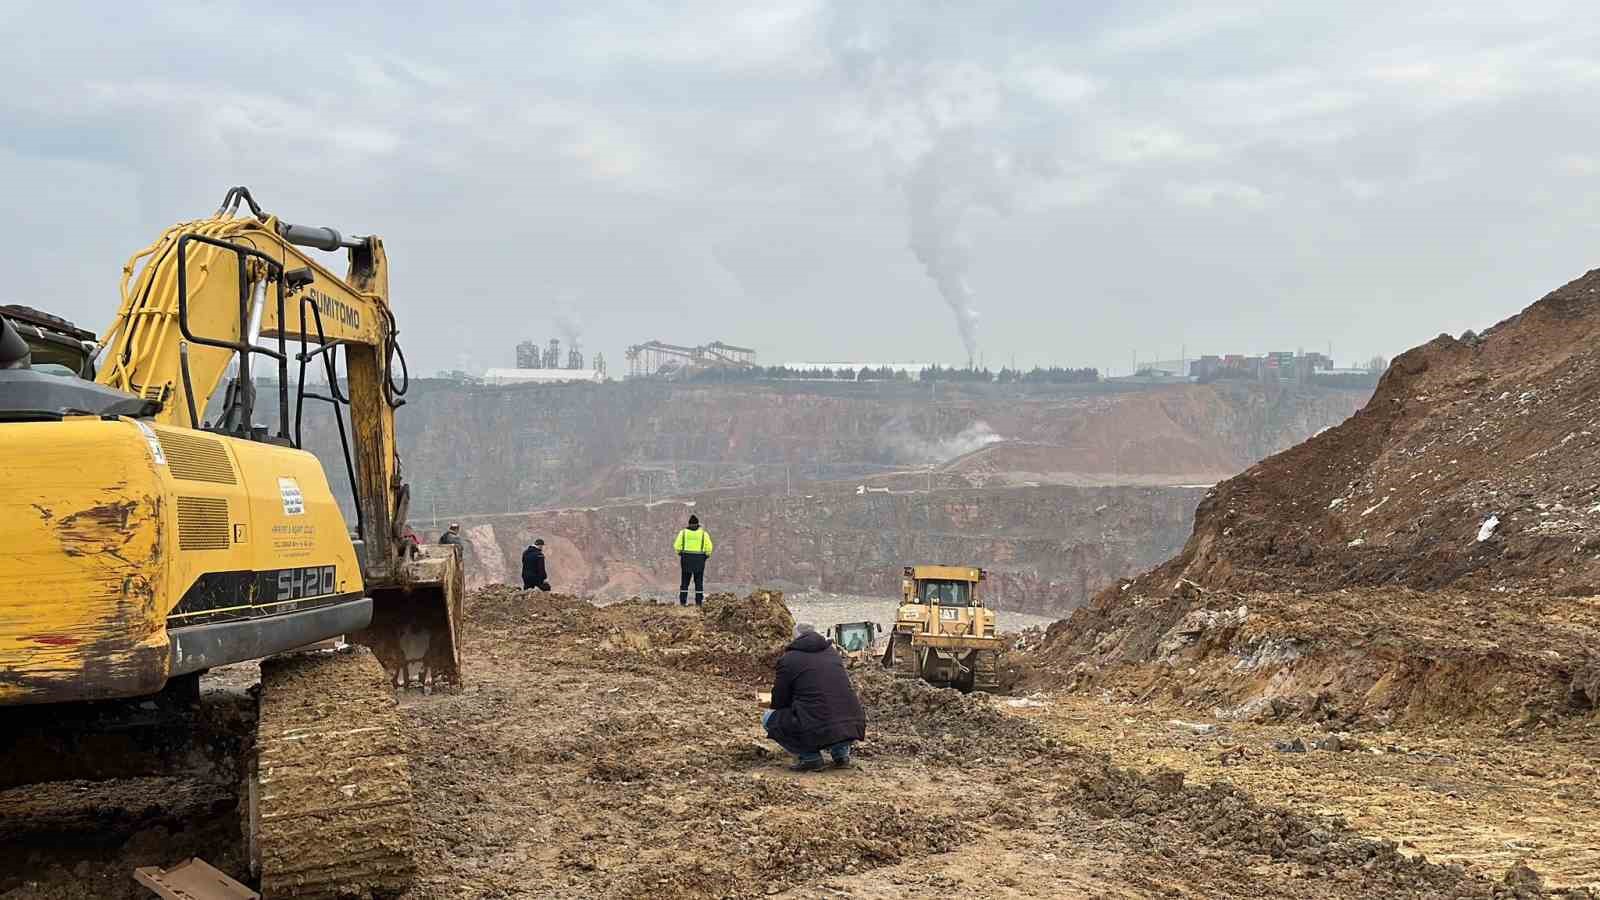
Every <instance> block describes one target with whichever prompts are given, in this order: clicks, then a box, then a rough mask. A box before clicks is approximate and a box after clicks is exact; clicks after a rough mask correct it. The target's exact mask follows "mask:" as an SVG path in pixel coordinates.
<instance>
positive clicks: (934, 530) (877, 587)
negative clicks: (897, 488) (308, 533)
mask: <svg viewBox="0 0 1600 900" xmlns="http://www.w3.org/2000/svg"><path fill="white" fill-rule="evenodd" d="M1205 491H1206V489H1205V488H1203V487H1138V486H1120V487H1075V486H1067V485H1042V486H1037V487H1008V488H987V489H966V490H949V491H945V490H935V491H933V492H931V493H930V492H908V493H877V492H870V493H865V494H857V493H855V492H854V491H839V492H833V493H823V494H811V495H794V496H782V495H758V496H745V497H728V496H713V497H703V498H694V499H690V500H683V501H664V502H655V503H651V504H627V505H618V506H603V507H593V508H575V509H560V510H546V511H541V512H533V513H523V514H513V515H496V516H483V517H472V518H468V519H465V520H463V522H462V525H463V528H464V530H465V531H466V534H467V538H468V543H469V550H468V571H469V574H470V578H471V581H472V582H474V583H486V582H490V581H506V582H515V581H516V580H517V578H518V573H519V566H520V562H519V561H520V558H521V553H522V551H523V549H524V548H525V547H526V546H527V545H528V544H529V543H531V542H532V541H533V540H534V539H535V538H543V539H544V541H545V551H546V555H547V557H548V560H549V568H550V573H551V581H552V583H553V584H554V585H555V586H556V589H557V590H561V591H568V592H574V593H584V594H588V593H594V594H599V595H608V596H630V595H633V594H639V593H667V594H670V592H671V591H674V590H676V588H677V585H678V563H677V558H676V557H675V556H674V555H673V553H672V539H673V536H674V535H675V534H676V533H677V531H678V529H679V528H681V527H682V526H683V523H684V520H685V519H687V517H688V515H689V513H690V512H694V513H695V514H697V515H698V516H699V517H700V518H701V520H702V521H703V522H704V523H705V525H706V527H707V529H708V530H709V531H710V532H711V535H712V537H713V539H714V540H715V541H716V553H715V555H714V557H713V559H712V562H711V565H710V566H709V568H708V578H709V580H710V582H711V583H712V585H714V586H716V588H717V589H738V588H743V587H748V586H751V585H755V584H764V585H770V586H774V587H781V588H787V589H791V590H794V589H801V588H812V589H822V590H826V591H833V592H838V593H849V594H867V595H881V596H884V597H893V596H896V595H897V593H898V589H899V572H900V567H901V566H904V565H907V564H911V563H919V562H948V563H952V564H965V563H970V564H973V565H980V566H983V567H984V568H986V569H988V570H989V573H990V577H989V581H988V585H987V588H986V590H987V595H988V597H989V599H990V602H992V603H994V604H995V605H996V606H997V607H1000V608H1003V609H1012V610H1017V611H1020V612H1031V613H1038V614H1049V615H1053V614H1061V613H1065V612H1067V611H1070V610H1071V609H1073V608H1075V607H1077V606H1079V605H1081V604H1082V603H1083V602H1085V601H1086V600H1087V599H1088V598H1089V597H1090V596H1092V595H1093V594H1094V592H1095V591H1097V590H1099V589H1100V588H1102V587H1104V586H1105V585H1107V584H1110V583H1111V582H1112V581H1114V580H1115V579H1116V578H1118V577H1120V576H1122V575H1125V574H1128V573H1131V572H1136V571H1140V570H1142V569H1144V568H1148V567H1149V566H1152V565H1154V564H1156V563H1159V562H1160V561H1161V560H1163V559H1166V558H1167V557H1169V556H1171V555H1172V554H1173V553H1175V552H1177V550H1178V549H1179V548H1181V547H1182V545H1183V541H1184V539H1185V537H1187V535H1188V533H1189V531H1190V529H1191V528H1192V526H1193V516H1194V508H1195V505H1196V504H1197V503H1198V502H1199V500H1200V498H1201V497H1202V496H1203V495H1204V494H1205Z"/></svg>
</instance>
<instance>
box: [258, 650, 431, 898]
mask: <svg viewBox="0 0 1600 900" xmlns="http://www.w3.org/2000/svg"><path fill="white" fill-rule="evenodd" d="M256 753H257V755H256V765H255V767H254V772H253V776H252V777H251V779H250V784H249V790H248V796H247V798H246V807H247V808H246V815H247V832H246V833H247V834H248V835H249V836H250V845H251V846H250V852H251V861H252V864H253V865H258V866H259V871H260V875H261V892H262V894H263V895H264V896H266V897H388V896H394V895H398V894H400V893H401V892H403V891H404V890H405V889H406V888H407V887H408V886H409V885H410V884H411V883H412V881H413V880H414V879H415V877H416V863H415V860H414V858H413V857H414V852H415V844H416V816H415V807H414V803H413V798H412V786H411V773H410V769H409V764H408V761H407V757H406V753H405V743H404V739H403V733H402V731H401V726H400V719H399V715H398V712H397V710H396V706H395V700H394V696H393V692H392V690H391V688H390V683H389V677H388V675H387V674H386V673H385V672H384V669H383V667H382V666H380V665H379V664H378V662H377V660H376V659H375V658H374V657H373V655H372V653H371V652H370V651H368V650H366V649H364V648H354V649H351V650H349V651H340V652H331V651H322V652H309V653H300V654H294V655H290V656H281V657H275V658H273V659H268V660H265V661H263V662H262V664H261V698H260V718H259V723H258V726H257V738H256Z"/></svg>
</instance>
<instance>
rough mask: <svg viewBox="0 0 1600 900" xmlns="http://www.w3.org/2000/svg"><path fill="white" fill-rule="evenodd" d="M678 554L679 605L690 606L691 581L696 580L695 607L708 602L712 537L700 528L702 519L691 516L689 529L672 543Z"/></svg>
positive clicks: (681, 532) (682, 532)
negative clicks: (679, 576) (708, 570)
mask: <svg viewBox="0 0 1600 900" xmlns="http://www.w3.org/2000/svg"><path fill="white" fill-rule="evenodd" d="M672 549H673V550H676V551H677V553H678V569H679V571H680V572H681V573H682V577H681V578H680V579H679V580H678V605H679V606H688V605H689V580H690V579H693V580H694V605H695V606H700V605H701V604H703V603H705V601H706V560H708V559H710V558H711V535H710V534H709V533H707V532H706V530H705V529H704V528H701V527H700V517H699V516H695V515H691V516H689V527H687V528H685V529H683V530H682V531H680V532H678V537H677V539H676V540H674V541H673V542H672Z"/></svg>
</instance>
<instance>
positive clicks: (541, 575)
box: [522, 538, 550, 591]
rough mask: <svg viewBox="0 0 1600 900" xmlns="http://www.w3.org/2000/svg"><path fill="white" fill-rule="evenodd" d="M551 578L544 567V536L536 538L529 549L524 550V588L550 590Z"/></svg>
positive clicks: (527, 589) (528, 589) (526, 589)
mask: <svg viewBox="0 0 1600 900" xmlns="http://www.w3.org/2000/svg"><path fill="white" fill-rule="evenodd" d="M549 578H550V575H549V573H548V572H546V571H545V568H544V538H535V539H534V541H533V543H531V544H529V545H528V549H526V550H524V551H522V589H523V590H525V591H531V590H533V589H534V588H538V589H539V590H541V591H548V590H550V581H549Z"/></svg>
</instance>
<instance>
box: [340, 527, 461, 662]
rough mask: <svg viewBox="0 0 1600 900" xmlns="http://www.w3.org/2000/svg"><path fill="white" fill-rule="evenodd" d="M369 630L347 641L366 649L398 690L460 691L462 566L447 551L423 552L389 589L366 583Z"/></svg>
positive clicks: (403, 567)
mask: <svg viewBox="0 0 1600 900" xmlns="http://www.w3.org/2000/svg"><path fill="white" fill-rule="evenodd" d="M367 593H368V594H369V595H370V596H371V597H372V624H370V625H368V626H367V627H366V628H364V629H362V630H360V631H358V632H355V633H354V634H352V635H350V640H351V641H352V642H354V643H357V644H362V645H364V646H367V647H370V648H371V649H372V653H373V655H374V656H376V657H377V658H378V661H379V662H380V663H382V664H383V667H384V668H385V669H387V670H388V671H389V677H390V679H391V680H392V681H393V682H394V686H395V687H399V688H412V687H414V688H421V689H423V690H433V689H435V688H440V687H460V686H461V604H462V597H463V596H464V595H465V593H466V587H465V579H464V576H463V573H462V568H461V560H460V558H459V557H458V556H457V555H456V554H455V551H454V550H452V549H451V548H449V547H428V548H424V550H423V553H422V555H421V556H419V557H417V558H416V559H410V560H406V561H405V562H404V563H403V564H402V565H401V567H400V571H399V573H398V578H396V579H395V580H394V582H393V583H369V584H368V585H367Z"/></svg>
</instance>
